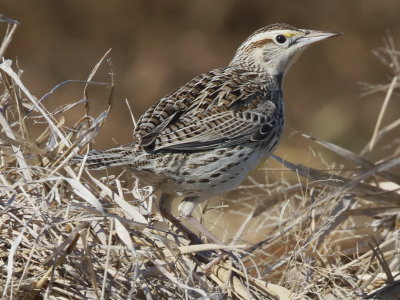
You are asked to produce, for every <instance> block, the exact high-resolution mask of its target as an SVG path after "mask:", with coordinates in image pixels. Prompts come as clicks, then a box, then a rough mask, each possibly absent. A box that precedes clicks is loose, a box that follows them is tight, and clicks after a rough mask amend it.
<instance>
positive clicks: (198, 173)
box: [160, 144, 270, 199]
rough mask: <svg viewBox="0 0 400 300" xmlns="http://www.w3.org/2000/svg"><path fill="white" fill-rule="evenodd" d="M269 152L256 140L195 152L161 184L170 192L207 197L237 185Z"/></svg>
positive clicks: (163, 188) (162, 187) (162, 188)
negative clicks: (244, 143) (173, 174)
mask: <svg viewBox="0 0 400 300" xmlns="http://www.w3.org/2000/svg"><path fill="white" fill-rule="evenodd" d="M269 154H270V151H268V149H265V148H263V147H260V145H258V146H257V144H248V145H241V146H235V147H232V148H223V149H218V150H212V151H206V152H199V153H192V154H190V155H189V157H188V158H187V160H186V161H185V163H183V164H182V166H181V167H180V168H179V170H177V171H178V173H177V174H176V176H173V177H174V178H173V177H169V179H168V180H166V181H165V183H164V184H162V185H161V186H160V188H161V190H163V191H164V192H167V193H176V194H178V195H182V196H185V197H199V198H201V199H208V198H210V197H213V196H216V195H219V194H222V193H225V192H228V191H230V190H233V189H234V188H236V187H237V186H238V185H239V184H240V183H241V182H242V181H243V180H244V179H245V178H246V177H247V175H248V173H249V172H250V171H252V170H253V169H255V168H256V167H257V166H258V165H259V164H260V162H261V161H262V160H264V159H265V158H267V157H268V156H269Z"/></svg>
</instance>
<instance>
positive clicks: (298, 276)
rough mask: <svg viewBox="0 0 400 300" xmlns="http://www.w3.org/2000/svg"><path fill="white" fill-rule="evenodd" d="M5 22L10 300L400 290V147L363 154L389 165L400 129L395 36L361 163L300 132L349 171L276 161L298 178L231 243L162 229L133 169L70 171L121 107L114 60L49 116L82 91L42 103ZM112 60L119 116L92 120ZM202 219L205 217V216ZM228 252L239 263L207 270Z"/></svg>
mask: <svg viewBox="0 0 400 300" xmlns="http://www.w3.org/2000/svg"><path fill="white" fill-rule="evenodd" d="M1 21H2V22H3V25H5V24H6V25H7V29H6V33H5V37H4V39H3V41H2V44H1V47H0V57H1V61H0V74H1V77H0V171H1V173H0V295H1V296H2V297H3V298H2V299H36V298H37V299H41V298H46V299H127V298H128V299H226V298H229V297H231V298H233V299H338V298H341V299H358V298H370V299H393V297H394V295H398V294H400V285H399V271H400V252H399V251H400V247H399V245H400V231H399V228H400V226H399V224H400V223H399V222H400V219H399V216H400V214H399V212H400V194H399V186H400V176H398V175H396V174H395V172H394V170H395V169H396V167H397V169H398V166H399V165H400V155H399V149H400V148H399V147H398V145H396V144H395V143H396V142H397V143H398V141H393V144H392V145H389V144H388V145H385V146H387V147H386V148H388V147H391V148H389V149H392V153H391V155H390V156H387V157H380V160H379V161H376V162H373V161H369V160H368V159H366V158H365V157H366V156H365V153H367V152H368V151H375V154H377V155H378V156H379V153H376V151H379V150H375V149H381V147H380V146H382V145H379V142H380V141H382V138H383V137H384V136H385V135H386V133H388V132H393V131H395V130H399V125H400V119H398V120H396V121H394V122H393V123H391V124H389V125H388V126H386V127H383V126H382V125H381V124H382V123H383V117H384V113H385V110H386V108H387V106H388V103H389V101H390V99H391V98H393V97H395V96H396V97H398V91H399V90H400V65H399V58H400V52H398V51H396V50H395V48H394V47H393V42H392V41H391V39H388V40H387V42H386V45H385V47H384V48H383V49H382V50H380V51H379V57H380V58H381V59H382V61H383V62H384V63H386V64H387V65H388V66H389V68H391V70H392V71H393V76H392V79H391V81H390V82H389V83H388V84H386V85H379V86H369V91H370V92H377V91H379V92H384V93H382V95H386V96H385V98H384V104H383V106H382V110H381V112H380V114H379V116H377V119H378V121H377V124H376V130H375V132H374V134H373V137H372V139H371V142H370V143H369V145H368V146H367V148H366V150H365V151H364V153H362V154H355V153H353V152H350V151H348V150H346V149H343V148H341V147H340V146H338V145H334V144H331V143H328V142H324V141H322V140H319V139H317V138H315V137H312V136H308V135H303V138H304V139H307V141H309V142H310V140H311V141H312V142H313V143H314V142H315V143H316V144H319V145H320V146H322V147H324V148H326V149H328V150H329V151H332V152H334V153H335V155H336V156H337V157H341V159H342V160H343V159H344V160H346V161H347V162H348V163H347V165H344V166H343V167H342V168H338V167H337V166H336V167H335V168H332V169H331V170H325V171H322V170H317V169H312V168H308V167H305V166H302V165H295V164H293V163H290V162H288V161H286V160H283V159H281V158H279V157H275V160H277V161H279V162H280V163H281V164H283V166H284V168H285V169H289V170H291V171H292V172H294V173H296V174H297V176H298V178H299V180H298V182H294V183H293V182H290V180H286V179H285V178H284V177H283V176H282V177H281V178H280V179H279V182H278V183H277V184H273V185H269V186H268V188H266V185H265V184H264V185H263V184H261V183H255V186H256V188H258V189H260V190H262V191H263V195H264V196H263V197H261V199H265V198H267V199H268V204H266V201H265V200H264V201H256V202H252V204H251V205H249V207H251V209H248V210H247V211H246V214H247V215H246V218H245V221H244V223H243V225H242V226H241V227H240V228H239V229H238V230H237V232H236V233H235V234H234V237H233V238H231V239H230V240H227V241H226V244H225V245H217V244H208V243H206V242H205V243H204V244H201V245H190V243H189V241H187V240H186V239H185V238H184V237H183V236H182V235H181V234H180V233H179V232H177V231H176V230H175V229H174V228H170V227H169V225H168V223H167V222H166V221H165V220H162V219H161V217H160V215H159V213H158V211H157V208H156V205H155V204H156V197H155V195H154V193H153V192H152V190H151V189H148V188H145V187H140V186H139V185H138V183H137V182H136V181H135V179H133V178H130V177H129V175H127V174H125V172H123V174H122V175H121V176H105V177H102V178H98V177H100V176H98V173H94V172H90V171H89V170H87V169H86V168H84V167H79V166H73V167H71V165H70V164H69V163H68V162H69V161H70V160H71V158H72V157H73V156H74V155H76V154H77V153H85V152H86V151H88V149H89V147H90V143H91V141H92V140H93V138H94V136H95V135H96V134H97V132H98V131H99V129H100V127H101V125H102V124H103V122H104V120H105V119H106V116H107V114H108V111H109V110H110V109H111V104H112V102H113V90H114V80H113V72H112V65H111V63H110V61H109V60H107V54H106V55H105V56H104V57H103V58H102V59H101V60H100V61H99V63H98V64H97V65H96V67H95V69H94V70H93V72H92V73H91V74H90V76H89V77H88V79H87V80H86V81H85V83H84V84H83V86H84V88H83V100H79V101H75V100H71V104H67V105H64V106H62V107H60V108H58V109H56V110H54V111H48V110H47V109H46V107H45V106H44V105H43V100H44V99H46V98H49V97H52V96H53V95H54V94H56V93H57V88H58V87H59V86H61V85H65V84H73V83H72V82H65V83H62V84H60V85H58V86H57V87H55V88H54V89H53V90H51V91H50V92H49V93H48V94H46V95H44V96H43V97H42V98H40V99H38V98H36V97H35V96H34V95H32V94H31V93H30V91H29V90H28V88H27V87H26V86H25V85H24V83H23V81H22V79H21V71H20V70H19V69H18V67H17V66H16V64H15V62H12V61H11V60H8V59H6V58H4V53H5V50H6V48H7V46H8V45H9V43H10V42H11V39H12V37H13V34H14V32H15V30H16V28H17V26H18V24H17V23H16V22H15V21H13V20H7V19H5V18H1ZM0 25H2V24H0ZM107 62H108V64H109V68H110V83H107V84H103V85H104V89H107V91H108V92H109V97H108V99H107V101H108V104H109V105H108V109H107V110H106V111H104V112H103V113H102V114H100V115H99V116H97V117H91V116H89V114H88V112H89V94H88V90H89V88H90V87H91V86H92V85H93V84H97V85H99V84H101V83H98V82H94V81H93V80H92V79H93V76H94V75H95V73H96V71H97V69H98V67H99V66H100V64H103V63H107ZM67 86H68V85H67ZM73 107H74V108H75V109H77V107H78V108H79V109H80V108H81V111H82V118H81V119H80V120H79V122H77V123H76V124H72V125H71V124H68V120H67V119H66V118H65V114H66V112H68V111H69V110H70V109H71V108H73ZM371 118H372V117H371ZM378 145H379V146H378ZM332 165H334V164H332ZM300 178H302V179H301V180H300ZM248 198H249V199H250V198H251V195H250V196H249V197H248ZM280 198H283V201H278V200H279V199H280ZM253 200H254V199H253ZM241 201H242V202H246V199H245V197H244V198H243V199H241ZM203 213H204V214H205V216H202V217H204V218H207V210H206V209H203ZM257 218H258V220H259V221H258V227H257V231H258V232H261V231H262V233H263V238H262V239H261V240H259V242H258V243H256V244H254V243H253V244H249V243H246V242H244V241H243V240H242V239H241V237H242V235H243V234H245V233H246V230H247V227H246V225H247V224H248V222H249V220H254V219H257ZM263 220H267V221H263ZM222 249H223V250H222ZM221 251H225V252H229V253H230V255H229V258H228V259H225V260H220V261H217V262H216V263H215V264H214V265H213V266H211V267H210V265H208V263H209V262H210V261H211V260H212V259H213V257H215V256H216V255H218V254H219V253H221ZM385 297H386V298H385Z"/></svg>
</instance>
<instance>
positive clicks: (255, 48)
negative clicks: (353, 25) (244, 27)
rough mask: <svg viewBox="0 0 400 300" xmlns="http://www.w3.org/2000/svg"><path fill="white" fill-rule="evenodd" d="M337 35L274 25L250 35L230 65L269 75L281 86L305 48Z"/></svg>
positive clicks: (284, 25)
mask: <svg viewBox="0 0 400 300" xmlns="http://www.w3.org/2000/svg"><path fill="white" fill-rule="evenodd" d="M337 35H340V33H334V32H324V31H317V30H307V29H299V28H296V27H293V26H290V25H287V24H272V25H269V26H267V27H264V28H261V29H259V30H257V31H255V32H254V33H253V34H252V35H250V36H249V37H248V38H247V40H246V41H245V42H244V43H243V44H242V45H241V46H240V47H239V49H238V50H237V51H236V54H235V57H234V58H233V60H232V62H231V64H230V65H242V66H245V67H248V68H251V69H254V70H256V71H258V72H261V73H266V74H268V75H269V76H272V77H275V78H276V79H277V80H278V81H279V83H281V81H282V79H283V77H284V75H285V72H286V71H287V70H288V69H289V67H290V65H291V64H292V63H293V62H294V61H295V60H296V58H297V57H298V56H299V54H300V53H301V52H302V51H303V50H304V49H305V48H307V47H308V46H309V45H311V44H312V43H315V42H318V41H321V40H324V39H326V38H329V37H333V36H337Z"/></svg>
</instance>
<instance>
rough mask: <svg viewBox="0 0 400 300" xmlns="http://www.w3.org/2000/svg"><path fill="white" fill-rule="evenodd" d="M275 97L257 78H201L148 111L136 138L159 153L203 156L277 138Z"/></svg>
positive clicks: (233, 73)
mask: <svg viewBox="0 0 400 300" xmlns="http://www.w3.org/2000/svg"><path fill="white" fill-rule="evenodd" d="M271 97H272V95H271V93H270V92H269V91H268V90H266V85H265V83H264V82H261V79H260V78H259V77H258V76H257V74H255V73H253V72H247V71H243V70H237V69H233V68H224V69H217V70H214V71H211V72H209V73H206V74H203V75H200V76H198V77H196V78H194V79H193V80H192V81H190V82H188V83H187V84H186V85H184V86H183V87H182V88H180V89H179V90H177V91H176V92H174V93H172V94H170V95H169V96H167V97H165V98H163V99H161V100H160V101H159V102H158V103H156V104H155V105H153V106H152V107H151V108H149V110H147V111H146V112H145V113H144V114H143V116H142V117H141V118H140V120H139V122H138V126H137V129H136V131H135V135H136V137H137V138H138V140H139V142H140V143H141V144H142V145H143V146H147V147H149V148H152V149H154V150H160V149H169V150H186V151H200V150H207V149H214V148H217V147H224V146H228V145H237V144H240V143H244V142H250V141H255V140H259V139H260V138H263V139H264V138H268V137H269V136H271V137H272V136H274V135H275V128H276V126H277V125H278V124H275V123H276V118H275V117H274V114H275V113H276V105H275V104H274V103H273V102H272V101H270V100H271Z"/></svg>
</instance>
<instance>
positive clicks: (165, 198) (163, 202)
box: [159, 193, 203, 244]
mask: <svg viewBox="0 0 400 300" xmlns="http://www.w3.org/2000/svg"><path fill="white" fill-rule="evenodd" d="M173 199H174V197H173V196H171V195H167V194H164V193H162V194H161V197H160V202H159V206H160V213H161V216H162V217H164V218H165V219H167V220H168V221H170V222H171V223H172V224H173V225H175V226H176V227H177V228H178V229H179V230H181V231H182V232H183V234H184V235H185V236H186V237H187V238H188V239H189V240H190V241H191V242H192V243H193V244H202V243H203V242H202V240H201V239H200V238H199V237H198V236H197V235H196V234H194V232H193V231H191V230H190V229H189V228H187V227H186V226H185V225H183V224H182V221H181V220H179V219H177V218H175V216H174V215H172V214H171V203H172V200H173Z"/></svg>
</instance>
